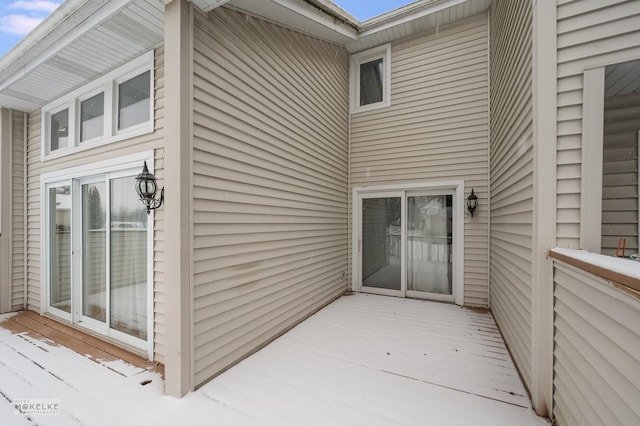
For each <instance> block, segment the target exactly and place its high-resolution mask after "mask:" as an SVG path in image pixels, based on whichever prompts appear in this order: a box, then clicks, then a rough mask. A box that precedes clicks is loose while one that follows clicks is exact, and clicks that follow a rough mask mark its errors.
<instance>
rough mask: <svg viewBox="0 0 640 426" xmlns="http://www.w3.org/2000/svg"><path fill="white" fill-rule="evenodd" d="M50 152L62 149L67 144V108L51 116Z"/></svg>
mask: <svg viewBox="0 0 640 426" xmlns="http://www.w3.org/2000/svg"><path fill="white" fill-rule="evenodd" d="M49 129H50V131H51V133H50V136H49V137H50V140H51V151H56V150H58V149H64V148H66V147H67V146H68V144H69V108H65V109H63V110H62V111H58V112H56V113H55V114H51V124H50V126H49Z"/></svg>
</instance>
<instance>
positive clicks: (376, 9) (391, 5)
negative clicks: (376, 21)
mask: <svg viewBox="0 0 640 426" xmlns="http://www.w3.org/2000/svg"><path fill="white" fill-rule="evenodd" d="M414 1H415V0H333V2H334V3H336V4H337V5H338V6H340V7H341V8H343V9H344V10H346V11H347V12H349V13H350V14H352V15H353V16H355V17H356V18H358V19H359V20H361V21H364V20H365V19H369V18H373V17H374V16H378V15H382V14H383V13H385V12H388V11H390V10H393V9H397V8H399V7H402V6H404V5H406V4H409V3H413V2H414Z"/></svg>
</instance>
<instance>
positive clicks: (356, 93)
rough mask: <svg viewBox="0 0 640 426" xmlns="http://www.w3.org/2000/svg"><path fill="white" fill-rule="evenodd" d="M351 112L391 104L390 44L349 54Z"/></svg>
mask: <svg viewBox="0 0 640 426" xmlns="http://www.w3.org/2000/svg"><path fill="white" fill-rule="evenodd" d="M350 92H351V93H350V103H351V112H362V111H369V110H372V109H377V108H384V107H388V106H389V105H391V93H390V92H391V45H390V44H385V45H383V46H379V47H376V48H373V49H369V50H366V51H364V52H360V53H356V54H354V55H352V56H351V87H350Z"/></svg>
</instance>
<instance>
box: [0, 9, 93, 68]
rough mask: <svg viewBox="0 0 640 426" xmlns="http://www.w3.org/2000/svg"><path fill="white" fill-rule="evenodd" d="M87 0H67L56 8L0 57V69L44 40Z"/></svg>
mask: <svg viewBox="0 0 640 426" xmlns="http://www.w3.org/2000/svg"><path fill="white" fill-rule="evenodd" d="M85 3H86V0H67V1H65V2H64V3H62V4H61V5H60V6H58V8H57V9H56V10H54V11H53V12H52V13H51V14H50V15H49V16H48V17H47V18H46V19H45V20H44V21H42V22H41V23H40V24H39V25H38V26H37V27H35V28H34V29H33V30H32V31H31V32H30V33H29V34H27V35H26V36H25V37H24V38H23V39H22V40H20V41H19V42H18V44H16V45H15V46H14V47H13V48H12V49H11V50H9V51H8V52H7V53H6V54H5V55H4V56H3V57H2V58H1V59H0V71H1V70H3V69H4V68H6V67H7V66H8V65H9V64H10V63H12V62H13V61H15V60H16V59H17V58H19V57H20V56H22V54H24V53H25V52H26V51H28V50H29V49H30V48H31V47H32V46H34V45H35V44H36V43H38V42H39V41H40V40H42V39H43V38H44V37H45V36H46V35H47V34H49V33H50V32H51V30H53V29H54V28H55V27H57V26H58V25H60V23H62V22H63V21H64V20H65V19H67V18H68V17H69V16H70V15H72V14H73V13H74V12H75V11H77V10H78V9H79V8H80V7H81V6H82V5H83V4H85Z"/></svg>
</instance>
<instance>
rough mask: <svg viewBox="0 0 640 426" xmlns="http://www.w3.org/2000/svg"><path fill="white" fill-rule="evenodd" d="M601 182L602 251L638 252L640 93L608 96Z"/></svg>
mask: <svg viewBox="0 0 640 426" xmlns="http://www.w3.org/2000/svg"><path fill="white" fill-rule="evenodd" d="M604 109H605V113H604V140H603V181H602V186H603V188H602V244H601V247H602V250H601V253H602V254H608V255H615V253H616V248H617V245H618V241H619V239H620V238H625V239H626V240H627V242H626V247H627V249H626V252H625V255H626V256H628V255H629V254H631V253H638V130H639V129H640V94H632V95H626V96H616V97H613V98H607V99H605V104H604Z"/></svg>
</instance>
